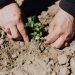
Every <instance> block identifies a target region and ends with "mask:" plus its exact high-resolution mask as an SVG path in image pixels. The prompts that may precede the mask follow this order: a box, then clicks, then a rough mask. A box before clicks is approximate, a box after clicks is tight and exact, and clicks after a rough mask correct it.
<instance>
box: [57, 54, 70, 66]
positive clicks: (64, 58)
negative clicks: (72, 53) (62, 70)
mask: <svg viewBox="0 0 75 75" xmlns="http://www.w3.org/2000/svg"><path fill="white" fill-rule="evenodd" d="M68 61H69V59H68V58H67V56H66V55H65V54H62V55H59V56H58V62H59V64H60V65H65V64H66V63H68Z"/></svg>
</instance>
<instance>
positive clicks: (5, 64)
mask: <svg viewBox="0 0 75 75" xmlns="http://www.w3.org/2000/svg"><path fill="white" fill-rule="evenodd" d="M58 10H59V7H58V3H55V5H52V6H50V7H49V8H48V11H43V12H42V13H41V15H39V20H40V22H41V23H42V24H44V25H45V24H49V23H50V22H51V20H52V18H53V17H54V15H55V14H56V13H57V11H58ZM0 75H75V41H74V40H73V41H72V42H71V43H70V46H69V47H65V48H64V49H62V50H59V49H56V48H53V47H51V46H50V45H45V44H44V43H38V42H35V41H34V40H32V41H31V42H30V44H29V46H28V47H25V45H24V42H21V41H17V42H14V41H12V40H10V41H9V39H8V38H7V37H6V34H5V33H4V31H2V30H0Z"/></svg>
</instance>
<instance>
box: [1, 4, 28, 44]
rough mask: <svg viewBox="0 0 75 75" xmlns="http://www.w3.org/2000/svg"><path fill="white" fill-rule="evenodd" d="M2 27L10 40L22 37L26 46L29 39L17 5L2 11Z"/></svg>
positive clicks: (9, 6) (4, 8) (6, 7)
mask: <svg viewBox="0 0 75 75" xmlns="http://www.w3.org/2000/svg"><path fill="white" fill-rule="evenodd" d="M0 27H1V28H2V29H3V30H4V31H5V32H6V33H7V36H8V38H10V39H20V37H21V36H22V37H23V39H24V42H25V44H28V42H29V39H28V35H27V33H26V30H25V26H24V24H23V22H22V18H21V11H20V9H19V7H18V5H17V4H16V3H11V4H9V5H7V6H5V7H3V8H2V9H0Z"/></svg>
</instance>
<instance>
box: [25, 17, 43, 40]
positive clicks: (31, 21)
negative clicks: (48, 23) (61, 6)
mask: <svg viewBox="0 0 75 75" xmlns="http://www.w3.org/2000/svg"><path fill="white" fill-rule="evenodd" d="M42 27H43V25H42V24H41V23H40V22H36V17H35V16H31V17H29V18H28V22H27V23H26V28H27V30H28V33H29V36H30V37H31V38H32V39H34V40H36V41H40V40H41V38H42V32H41V29H42Z"/></svg>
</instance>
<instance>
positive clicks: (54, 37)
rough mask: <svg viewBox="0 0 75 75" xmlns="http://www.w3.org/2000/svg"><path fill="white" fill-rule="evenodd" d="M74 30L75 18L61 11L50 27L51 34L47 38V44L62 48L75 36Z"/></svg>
mask: <svg viewBox="0 0 75 75" xmlns="http://www.w3.org/2000/svg"><path fill="white" fill-rule="evenodd" d="M74 30H75V25H74V17H73V16H72V15H70V14H69V13H67V12H66V11H64V10H62V9H60V10H59V12H58V13H57V14H56V16H55V17H54V19H53V20H52V22H51V24H50V26H49V30H48V31H49V34H48V36H46V37H45V43H46V44H51V45H52V46H54V47H56V48H61V47H62V46H63V45H64V43H65V42H68V41H69V40H70V39H71V38H72V37H73V36H74Z"/></svg>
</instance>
